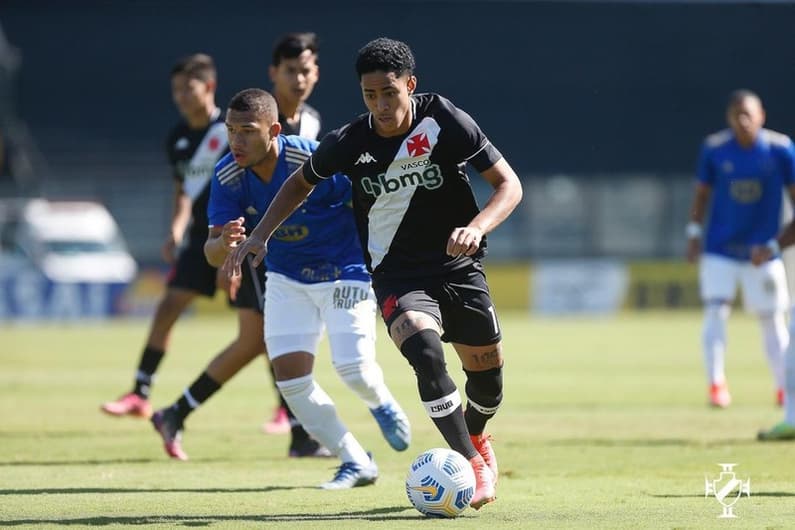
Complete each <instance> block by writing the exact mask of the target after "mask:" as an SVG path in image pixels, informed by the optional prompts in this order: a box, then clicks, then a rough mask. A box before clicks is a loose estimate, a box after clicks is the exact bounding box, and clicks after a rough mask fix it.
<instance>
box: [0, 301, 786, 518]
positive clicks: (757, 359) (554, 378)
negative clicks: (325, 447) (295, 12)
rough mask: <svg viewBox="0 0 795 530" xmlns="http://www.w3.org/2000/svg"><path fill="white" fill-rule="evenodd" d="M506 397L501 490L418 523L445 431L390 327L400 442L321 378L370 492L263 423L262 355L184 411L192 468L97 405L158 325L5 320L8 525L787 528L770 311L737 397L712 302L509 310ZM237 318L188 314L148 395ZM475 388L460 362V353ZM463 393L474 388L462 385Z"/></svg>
mask: <svg viewBox="0 0 795 530" xmlns="http://www.w3.org/2000/svg"><path fill="white" fill-rule="evenodd" d="M501 316H502V326H503V330H504V335H505V354H506V359H507V361H506V375H505V385H506V388H505V400H504V402H503V407H502V409H501V410H500V413H499V414H498V416H497V417H496V418H495V419H494V420H493V421H492V422H491V424H490V426H491V431H492V432H493V434H494V437H495V440H496V441H495V448H496V451H497V455H498V457H499V462H500V470H501V476H500V483H499V486H498V499H497V502H496V503H494V504H491V505H487V506H486V507H484V508H483V509H482V510H480V511H479V512H475V511H473V510H467V511H465V512H464V514H463V515H462V516H461V517H459V518H458V519H456V520H452V521H440V520H429V519H425V518H424V517H422V516H421V515H420V514H419V513H418V512H416V511H415V510H414V509H413V508H412V507H411V506H410V505H409V503H408V500H407V499H406V496H405V492H404V488H403V479H404V477H405V473H406V469H407V467H408V464H409V463H410V462H411V460H412V459H413V458H414V456H416V455H417V454H418V453H420V452H421V451H423V450H424V449H427V448H430V447H436V446H441V445H443V441H442V440H441V438H440V436H439V435H438V434H437V432H436V431H435V429H434V428H433V426H432V424H431V422H430V420H429V419H428V418H427V417H426V415H425V413H424V411H423V409H422V408H421V405H420V403H419V400H418V397H417V395H416V390H415V383H414V377H413V375H412V373H411V371H410V369H409V367H408V365H407V364H406V363H405V361H404V360H403V359H402V357H401V356H400V354H399V353H398V352H397V350H396V349H395V348H394V347H393V346H392V345H391V344H390V343H388V342H387V340H385V334H384V333H382V334H381V337H380V339H379V359H380V362H381V364H382V366H383V367H384V371H385V373H386V377H387V382H388V383H389V385H390V387H391V389H392V391H393V392H394V393H395V394H396V395H397V396H398V398H399V399H400V400H401V402H402V404H403V406H404V408H405V409H406V411H407V412H408V414H409V416H410V418H411V420H412V424H413V428H414V431H413V435H414V439H413V443H412V447H411V448H410V449H409V450H408V451H407V452H405V453H395V452H393V451H391V450H390V449H389V447H388V446H387V444H386V443H385V442H384V441H383V440H382V439H381V437H380V433H379V431H378V429H377V427H376V425H375V423H374V421H373V420H372V418H371V417H370V415H369V413H368V412H367V410H366V409H365V407H364V405H362V404H361V403H360V402H359V401H358V400H357V399H356V398H355V397H354V395H353V394H352V392H350V391H349V390H348V389H347V388H345V387H344V386H343V385H342V384H341V383H340V382H339V381H338V380H337V378H336V376H335V374H334V373H333V372H332V371H331V367H330V366H331V365H330V361H329V358H328V353H327V351H326V350H325V345H324V350H323V352H322V354H321V355H320V356H319V359H318V362H317V364H316V366H317V372H318V379H319V380H320V381H321V382H322V383H323V385H324V387H325V388H326V390H328V392H329V393H330V394H331V396H332V397H333V398H334V399H335V400H336V402H337V405H338V408H339V410H340V414H341V416H342V417H343V419H344V421H345V422H346V423H347V425H348V427H349V428H350V429H351V430H352V431H353V432H354V433H355V434H356V435H357V437H358V438H359V439H360V440H361V441H362V442H363V444H364V445H365V446H366V447H367V448H369V449H371V450H372V451H373V452H374V453H375V457H376V460H377V462H378V464H379V467H380V469H381V476H380V478H379V481H378V483H377V485H375V486H374V487H366V488H357V489H354V490H350V491H343V492H326V491H320V490H318V489H315V486H316V485H317V484H319V483H320V482H323V481H325V480H327V479H328V478H330V477H331V475H332V473H333V469H332V468H333V466H334V462H335V461H333V460H317V459H301V460H296V459H288V458H286V457H285V454H286V451H287V438H286V437H284V436H265V435H263V434H261V433H260V431H259V426H260V424H261V423H262V421H263V420H264V419H265V418H266V417H268V416H269V415H270V413H271V411H272V408H273V406H274V404H275V396H274V391H273V388H272V386H271V384H270V379H269V377H270V376H269V375H267V372H266V370H265V366H264V362H262V361H257V362H256V363H254V364H252V365H251V366H249V367H248V368H247V369H246V370H245V371H243V372H242V373H241V374H239V375H238V377H237V378H236V379H233V380H232V381H231V382H230V383H229V384H228V385H227V386H226V387H225V388H224V389H223V390H222V391H221V392H220V393H218V394H217V395H216V396H215V397H214V398H213V399H212V400H211V401H209V402H208V403H207V404H206V405H205V407H204V408H202V409H200V410H198V411H197V412H196V413H194V414H193V415H192V416H191V417H190V418H189V421H188V424H187V432H186V434H185V439H184V447H185V449H186V451H187V452H188V453H189V455H190V456H191V460H190V461H189V462H176V461H171V460H169V459H168V458H167V457H166V456H165V454H164V453H163V451H162V448H161V445H160V439H159V437H158V436H157V435H156V434H155V433H154V431H153V430H152V428H151V427H150V425H149V423H148V422H145V421H141V420H133V419H128V418H122V419H115V418H109V417H106V416H104V415H102V414H101V413H100V412H99V405H100V403H101V402H102V401H105V400H108V399H110V398H115V397H117V396H118V395H119V394H121V393H122V392H123V391H126V390H128V388H129V385H130V383H131V378H132V375H133V368H134V365H135V363H136V362H137V359H138V354H139V349H140V347H141V343H142V341H143V338H144V334H145V332H146V326H147V322H146V321H143V320H131V321H121V322H110V323H96V324H88V325H44V326H41V325H18V326H8V325H6V326H3V327H0V526H2V527H12V526H14V527H16V526H31V527H48V526H69V527H82V526H85V527H96V526H100V527H105V526H108V527H114V526H128V525H135V526H142V525H147V526H153V527H162V528H172V527H180V526H209V527H214V528H216V527H225V528H240V527H255V526H257V527H261V526H263V525H267V526H269V527H270V526H275V527H285V528H286V527H300V528H343V527H344V528H359V527H365V526H367V527H370V526H375V527H379V528H430V527H431V526H433V527H437V526H444V527H449V528H453V527H455V528H483V526H484V525H488V527H490V528H786V527H789V528H792V527H793V525H795V443H786V442H784V443H774V444H761V443H758V442H756V441H755V433H756V431H757V429H758V428H760V427H768V426H770V425H772V424H773V423H775V422H777V421H779V420H780V419H781V414H782V413H781V410H780V409H778V408H776V407H775V406H774V405H773V394H774V392H773V385H772V383H771V380H770V377H769V375H768V371H767V366H766V363H765V361H764V355H763V353H762V349H761V338H760V334H759V330H758V328H757V326H756V323H755V321H753V320H751V319H749V318H748V317H745V316H742V315H741V314H739V313H738V314H736V315H734V316H732V319H731V321H730V327H729V348H730V351H729V358H728V362H727V365H728V374H729V381H730V383H731V389H732V394H733V398H734V404H733V405H732V406H731V408H729V409H727V410H711V409H709V408H708V407H707V406H706V394H705V383H704V378H703V375H702V365H701V354H700V347H699V333H700V316H699V315H698V314H697V313H649V314H641V315H637V314H636V315H622V316H618V317H614V318H600V319H554V320H551V319H539V318H531V317H529V316H527V315H525V314H503V315H501ZM234 332H235V320H234V319H233V316H232V315H231V314H229V315H228V316H224V317H214V318H210V317H192V318H187V319H185V320H184V321H182V322H180V323H179V324H178V326H177V328H176V330H175V333H174V336H173V339H172V344H171V348H170V352H169V355H168V356H167V357H166V359H165V360H164V362H163V364H162V365H161V370H160V376H159V379H158V381H157V385H156V386H155V389H154V393H153V401H154V404H155V406H162V405H164V404H167V403H170V402H171V401H172V400H173V399H174V398H175V397H176V396H177V395H178V394H179V393H180V392H181V391H182V389H183V388H184V387H185V386H186V385H187V384H188V383H190V382H191V381H193V379H194V378H195V377H196V376H197V375H198V374H199V372H200V371H201V370H202V369H203V368H204V366H205V365H206V363H207V361H208V360H209V359H210V358H211V356H212V355H214V353H215V352H216V351H217V350H218V349H219V348H220V347H221V346H222V345H223V344H225V342H227V340H228V339H229V338H230V337H232V336H233V333H234ZM448 361H449V364H450V367H451V372H452V373H453V374H454V377H455V378H456V380H457V381H458V382H459V383H461V382H462V378H461V377H460V375H461V373H460V370H459V364H458V362H457V360H456V359H455V356H454V354H453V353H452V351H449V352H448ZM460 387H461V389H463V385H460ZM721 462H730V463H737V464H738V466H737V467H736V468H735V471H736V472H737V474H738V477H739V478H741V479H745V478H750V479H751V496H750V498H747V497H742V498H741V499H740V500H739V501H738V502H737V504H735V513H736V514H737V515H738V518H737V519H733V520H726V519H718V518H717V516H718V515H719V514H720V513H721V506H720V504H719V503H718V501H717V500H716V499H715V497H713V496H710V497H706V498H705V495H704V479H705V476H707V477H708V478H709V479H710V480H712V479H715V478H718V475H719V472H720V468H719V467H718V466H717V465H716V464H718V463H721Z"/></svg>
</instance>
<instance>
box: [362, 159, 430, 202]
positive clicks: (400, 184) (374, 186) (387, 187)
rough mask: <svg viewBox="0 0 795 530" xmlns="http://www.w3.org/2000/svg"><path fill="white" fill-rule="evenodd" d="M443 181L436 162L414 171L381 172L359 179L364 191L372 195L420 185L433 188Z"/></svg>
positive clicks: (428, 188) (378, 195)
mask: <svg viewBox="0 0 795 530" xmlns="http://www.w3.org/2000/svg"><path fill="white" fill-rule="evenodd" d="M407 165H408V164H407ZM443 182H444V177H442V170H441V168H440V167H439V166H437V165H436V164H431V165H429V166H426V167H425V168H424V169H422V170H421V171H420V169H419V168H417V169H416V170H415V171H407V172H406V173H403V174H402V175H396V176H394V177H391V176H387V175H386V174H385V173H381V174H380V175H378V176H377V177H375V178H371V177H363V178H362V180H361V183H362V189H363V190H364V192H365V193H367V194H369V195H372V196H374V197H380V196H381V195H383V194H384V193H395V192H396V191H398V190H401V189H403V188H416V187H421V188H425V189H427V190H435V189H436V188H438V187H439V186H441V185H442V183H443Z"/></svg>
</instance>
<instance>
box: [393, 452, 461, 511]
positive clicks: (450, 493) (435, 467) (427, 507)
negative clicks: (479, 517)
mask: <svg viewBox="0 0 795 530" xmlns="http://www.w3.org/2000/svg"><path fill="white" fill-rule="evenodd" d="M474 494H475V472H474V471H472V466H471V465H470V463H469V462H468V461H467V459H466V458H464V457H463V455H461V453H458V452H456V451H452V450H450V449H442V448H436V449H429V450H428V451H425V452H424V453H422V454H421V455H420V456H418V457H417V458H416V459H415V460H414V462H412V463H411V467H409V473H408V475H407V476H406V495H408V497H409V501H411V504H413V505H414V507H415V508H417V510H419V511H420V512H421V513H424V514H425V515H429V516H436V517H455V516H457V515H459V514H460V513H461V512H463V511H464V510H465V509H466V507H467V506H469V502H470V501H471V500H472V496H473V495H474Z"/></svg>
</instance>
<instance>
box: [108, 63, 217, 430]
mask: <svg viewBox="0 0 795 530" xmlns="http://www.w3.org/2000/svg"><path fill="white" fill-rule="evenodd" d="M216 87H217V75H216V69H215V64H214V62H213V59H212V58H211V57H210V56H208V55H204V54H194V55H190V56H188V57H185V58H183V59H180V60H179V61H178V62H177V63H176V64H175V65H174V67H173V68H172V69H171V95H172V97H173V100H174V104H175V105H176V107H177V110H178V111H179V113H180V115H181V116H182V119H181V120H180V122H179V123H178V124H177V125H176V126H175V127H174V129H173V130H172V131H171V133H170V134H169V135H168V139H167V141H166V150H167V153H168V158H169V162H170V164H171V167H172V170H173V177H174V181H175V191H174V211H173V215H172V218H171V225H170V227H169V228H170V229H169V233H168V235H167V237H166V241H165V243H164V244H163V248H162V256H163V259H164V260H165V261H166V263H168V264H170V265H171V266H172V268H171V271H170V273H169V275H168V285H167V288H166V291H165V293H164V295H163V297H162V298H161V299H160V302H159V303H158V305H157V309H156V311H155V315H154V318H153V320H152V323H151V326H150V329H149V336H148V337H147V338H146V343H145V345H144V350H143V352H142V353H141V358H140V361H139V363H138V369H137V371H136V373H135V378H134V385H133V389H132V391H131V392H130V393H128V394H125V395H123V396H122V397H121V398H119V399H118V400H116V401H109V402H107V403H105V404H104V405H102V410H103V411H104V412H106V413H108V414H111V415H114V416H123V415H131V416H139V417H144V418H148V417H150V416H151V414H152V407H151V405H150V403H149V394H150V392H151V387H152V384H153V382H154V377H155V372H157V368H158V366H159V365H160V362H161V361H162V359H163V356H164V355H165V352H166V348H167V345H168V338H169V334H170V332H171V328H172V327H173V325H174V323H175V322H176V321H177V319H178V318H179V316H180V315H181V314H182V313H183V311H185V309H187V308H188V306H189V305H190V304H191V302H193V300H194V299H195V298H196V297H197V296H206V297H212V296H214V294H215V290H216V274H217V271H216V269H215V268H214V267H211V266H210V265H209V264H208V263H207V260H206V259H205V257H204V251H203V247H204V242H205V241H206V240H207V225H208V222H207V201H208V198H209V195H210V179H211V178H212V176H213V171H214V169H215V164H216V162H218V160H219V159H220V158H221V157H222V156H223V155H224V154H225V153H226V152H227V151H228V148H227V138H226V127H225V126H224V122H223V118H222V116H221V109H219V108H218V107H217V106H216V104H215V91H216ZM183 239H184V246H183V247H182V249H181V250H179V247H180V245H181V244H182V243H183ZM219 276H221V277H222V275H219Z"/></svg>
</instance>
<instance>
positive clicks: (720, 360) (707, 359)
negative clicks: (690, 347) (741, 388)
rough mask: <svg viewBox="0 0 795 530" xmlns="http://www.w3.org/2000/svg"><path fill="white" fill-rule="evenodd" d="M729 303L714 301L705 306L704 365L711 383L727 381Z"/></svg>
mask: <svg viewBox="0 0 795 530" xmlns="http://www.w3.org/2000/svg"><path fill="white" fill-rule="evenodd" d="M730 312H731V307H730V306H729V304H722V303H712V304H708V305H707V306H706V307H705V308H704V329H703V334H702V341H703V342H702V344H703V348H704V365H705V367H706V369H707V379H708V380H709V384H710V385H715V384H722V383H724V382H725V381H726V372H725V368H724V366H725V365H724V357H725V355H726V321H727V320H728V319H729V313H730Z"/></svg>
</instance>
